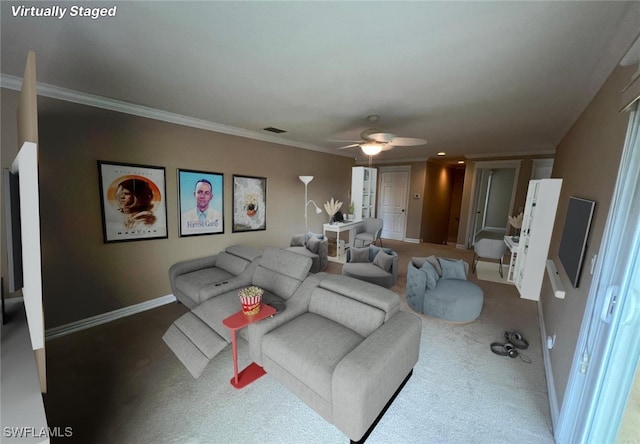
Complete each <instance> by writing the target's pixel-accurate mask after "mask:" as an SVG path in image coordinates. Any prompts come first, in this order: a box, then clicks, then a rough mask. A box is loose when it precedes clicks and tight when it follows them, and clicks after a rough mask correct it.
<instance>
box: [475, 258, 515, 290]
mask: <svg viewBox="0 0 640 444" xmlns="http://www.w3.org/2000/svg"><path fill="white" fill-rule="evenodd" d="M499 267H500V265H499V264H498V263H497V262H487V261H478V264H477V265H476V275H477V276H478V279H480V280H481V281H489V282H497V283H499V284H507V285H514V284H513V282H509V281H507V274H508V273H509V265H504V264H503V265H502V276H503V277H500V270H499Z"/></svg>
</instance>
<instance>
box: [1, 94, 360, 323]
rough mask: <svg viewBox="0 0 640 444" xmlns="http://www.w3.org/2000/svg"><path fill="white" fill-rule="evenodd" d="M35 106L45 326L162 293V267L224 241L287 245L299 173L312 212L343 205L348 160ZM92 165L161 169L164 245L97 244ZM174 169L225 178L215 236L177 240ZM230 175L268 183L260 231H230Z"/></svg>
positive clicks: (52, 104)
mask: <svg viewBox="0 0 640 444" xmlns="http://www.w3.org/2000/svg"><path fill="white" fill-rule="evenodd" d="M2 93H3V94H2V100H3V102H2V106H3V110H4V109H5V90H2ZM11 96H12V94H11V93H9V94H7V98H10V97H11ZM7 102H9V103H8V104H7V105H8V106H10V105H11V103H10V102H11V100H7ZM38 105H39V109H40V116H39V135H40V153H39V154H40V197H41V207H40V208H41V219H42V221H41V223H42V253H43V287H44V288H43V292H44V304H45V326H46V328H52V327H56V326H60V325H64V324H67V323H70V322H73V321H77V320H81V319H85V318H88V317H91V316H95V315H98V314H103V313H106V312H110V311H113V310H116V309H120V308H123V307H127V306H130V305H134V304H137V303H141V302H144V301H148V300H152V299H154V298H158V297H160V296H164V295H167V294H171V288H170V286H169V280H168V276H167V270H168V268H169V267H170V266H171V265H172V264H173V263H175V262H177V261H180V260H184V259H189V258H195V257H201V256H206V255H210V254H213V253H216V252H218V251H220V250H222V249H224V248H225V247H227V246H229V245H233V244H246V245H253V246H256V247H260V248H264V247H267V246H277V247H288V246H289V241H290V239H291V236H292V235H293V234H295V233H301V232H303V231H304V185H303V184H302V182H300V180H299V179H298V176H299V175H313V176H315V178H314V180H313V182H311V183H310V184H309V188H308V192H309V199H313V200H315V201H316V202H317V203H318V204H319V205H322V203H324V202H326V201H327V200H329V199H330V198H331V197H334V198H335V199H338V200H341V201H343V202H348V194H349V190H350V186H351V167H352V166H353V163H354V162H353V159H350V158H347V157H342V156H335V155H330V154H325V153H320V152H315V151H309V150H303V149H298V148H292V147H288V146H285V145H278V144H275V143H267V142H262V141H257V140H253V139H247V138H242V137H237V136H230V135H225V134H220V133H214V132H211V131H205V130H199V129H194V128H190V127H185V126H181V125H176V124H171V123H166V122H161V121H156V120H151V119H145V118H140V117H135V116H131V115H126V114H121V113H117V112H112V111H106V110H100V109H96V108H91V107H87V106H82V105H77V104H71V103H66V102H61V101H57V100H53V99H46V98H41V97H40V98H39V99H38ZM13 109H15V107H14V108H13ZM8 120H10V119H8ZM8 123H9V122H8ZM4 124H5V119H4V117H3V133H4V132H5V131H6V130H11V129H10V128H6V127H5V126H4ZM2 142H3V145H2V154H3V165H4V163H5V157H10V158H11V159H12V158H13V156H14V155H15V153H13V152H12V151H13V147H12V146H8V145H7V146H6V150H5V143H4V142H5V137H4V134H3V135H2ZM16 152H17V150H16ZM97 160H106V161H114V162H126V163H135V164H142V165H153V166H162V167H165V168H166V188H167V210H168V233H169V237H168V239H158V240H144V241H135V242H121V243H111V244H105V243H103V235H102V220H101V211H100V197H99V188H98V167H97ZM178 168H183V169H191V170H202V171H212V172H219V173H224V217H225V233H224V234H218V235H207V236H192V237H184V238H180V237H179V236H178V197H177V183H176V182H177V180H176V176H177V169H178ZM233 174H242V175H249V176H262V177H266V178H267V229H266V230H265V231H256V232H249V233H232V230H231V229H232V224H231V220H232V175H233ZM345 209H346V208H345ZM327 221H328V215H326V214H325V213H324V212H323V213H322V214H319V215H317V214H315V212H314V211H309V230H313V231H319V232H321V231H322V224H323V223H325V222H327Z"/></svg>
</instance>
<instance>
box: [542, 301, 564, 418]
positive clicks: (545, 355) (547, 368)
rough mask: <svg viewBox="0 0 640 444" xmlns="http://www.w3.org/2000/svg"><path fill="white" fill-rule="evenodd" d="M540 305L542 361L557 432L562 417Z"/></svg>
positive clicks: (550, 407)
mask: <svg viewBox="0 0 640 444" xmlns="http://www.w3.org/2000/svg"><path fill="white" fill-rule="evenodd" d="M537 305H538V321H539V323H540V342H541V343H542V360H543V361H544V372H545V375H546V379H547V394H548V396H549V410H550V411H551V425H552V427H553V430H554V431H555V430H556V428H557V424H558V417H559V416H560V408H559V407H558V395H557V394H556V385H555V382H554V379H553V367H552V366H551V355H550V353H549V349H548V348H547V329H546V327H545V325H544V316H543V314H542V302H540V300H538V301H537Z"/></svg>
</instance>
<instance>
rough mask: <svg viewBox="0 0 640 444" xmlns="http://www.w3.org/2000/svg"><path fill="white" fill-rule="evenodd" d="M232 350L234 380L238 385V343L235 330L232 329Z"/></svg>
mask: <svg viewBox="0 0 640 444" xmlns="http://www.w3.org/2000/svg"><path fill="white" fill-rule="evenodd" d="M231 350H232V351H233V380H234V381H235V382H236V385H238V345H237V344H236V331H235V330H231Z"/></svg>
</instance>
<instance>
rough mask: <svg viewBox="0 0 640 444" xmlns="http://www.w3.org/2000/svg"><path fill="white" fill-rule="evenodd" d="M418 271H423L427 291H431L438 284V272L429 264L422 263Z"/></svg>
mask: <svg viewBox="0 0 640 444" xmlns="http://www.w3.org/2000/svg"><path fill="white" fill-rule="evenodd" d="M420 270H422V271H424V274H426V275H427V290H433V289H434V288H436V284H437V283H438V272H437V271H436V269H435V267H434V266H433V265H431V263H430V262H427V261H424V264H422V267H420Z"/></svg>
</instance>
